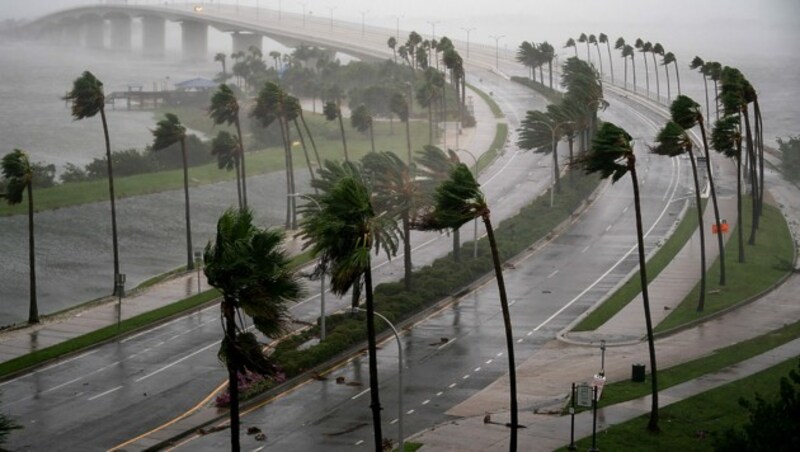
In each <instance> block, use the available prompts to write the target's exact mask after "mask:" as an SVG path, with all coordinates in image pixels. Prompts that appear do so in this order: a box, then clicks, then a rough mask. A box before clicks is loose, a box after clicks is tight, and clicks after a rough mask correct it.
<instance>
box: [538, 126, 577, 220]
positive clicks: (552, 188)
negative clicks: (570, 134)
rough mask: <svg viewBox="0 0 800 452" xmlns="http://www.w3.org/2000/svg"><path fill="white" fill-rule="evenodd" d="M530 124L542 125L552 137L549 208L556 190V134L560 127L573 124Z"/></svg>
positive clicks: (551, 205)
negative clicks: (551, 174)
mask: <svg viewBox="0 0 800 452" xmlns="http://www.w3.org/2000/svg"><path fill="white" fill-rule="evenodd" d="M531 124H542V125H543V126H545V127H547V128H548V129H550V134H551V137H552V146H553V178H552V181H551V183H550V207H553V192H554V191H555V189H556V178H557V177H558V154H557V152H558V148H557V147H556V132H557V131H558V129H559V128H560V127H561V126H564V125H567V124H575V123H574V122H572V121H564V122H560V123H558V124H556V125H552V124H550V123H548V122H544V121H531Z"/></svg>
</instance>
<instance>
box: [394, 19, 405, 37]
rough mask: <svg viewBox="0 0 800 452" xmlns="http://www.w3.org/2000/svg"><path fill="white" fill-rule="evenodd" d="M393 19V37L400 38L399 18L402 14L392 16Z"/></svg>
mask: <svg viewBox="0 0 800 452" xmlns="http://www.w3.org/2000/svg"><path fill="white" fill-rule="evenodd" d="M392 17H394V20H395V31H394V39H397V40H398V41H399V40H400V18H401V17H403V16H397V15H395V16H392Z"/></svg>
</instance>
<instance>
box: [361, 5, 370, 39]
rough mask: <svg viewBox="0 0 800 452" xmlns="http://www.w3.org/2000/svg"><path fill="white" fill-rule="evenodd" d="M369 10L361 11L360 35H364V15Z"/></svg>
mask: <svg viewBox="0 0 800 452" xmlns="http://www.w3.org/2000/svg"><path fill="white" fill-rule="evenodd" d="M368 12H369V10H368V9H365V10H363V11H361V37H362V38H363V37H364V16H366V14H367V13H368Z"/></svg>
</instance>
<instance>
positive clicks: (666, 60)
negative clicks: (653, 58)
mask: <svg viewBox="0 0 800 452" xmlns="http://www.w3.org/2000/svg"><path fill="white" fill-rule="evenodd" d="M670 63H674V64H675V76H676V77H678V78H677V84H678V94H680V93H681V80H680V78H679V77H680V75H679V74H678V61H677V60H676V59H675V54H674V53H672V52H667V53H665V54H664V56H663V57H661V65H662V66H664V73H665V74H667V98H668V99H669V100H670V101H672V92H671V91H670V85H669V71H668V70H667V69H668V68H669V64H670Z"/></svg>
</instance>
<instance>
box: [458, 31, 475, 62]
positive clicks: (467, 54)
mask: <svg viewBox="0 0 800 452" xmlns="http://www.w3.org/2000/svg"><path fill="white" fill-rule="evenodd" d="M461 29H462V30H464V31H466V32H467V59H469V32H471V31H472V30H474V29H475V27H469V28H464V27H461Z"/></svg>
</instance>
